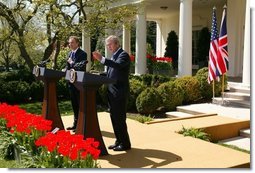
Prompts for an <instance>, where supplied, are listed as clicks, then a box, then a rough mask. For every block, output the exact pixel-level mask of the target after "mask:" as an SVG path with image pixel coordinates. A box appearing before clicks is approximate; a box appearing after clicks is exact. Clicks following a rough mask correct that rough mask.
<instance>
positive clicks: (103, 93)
mask: <svg viewBox="0 0 255 173" xmlns="http://www.w3.org/2000/svg"><path fill="white" fill-rule="evenodd" d="M98 95H99V97H98ZM97 101H99V104H102V105H107V104H108V100H107V85H102V86H101V87H100V88H99V89H98V94H97Z"/></svg>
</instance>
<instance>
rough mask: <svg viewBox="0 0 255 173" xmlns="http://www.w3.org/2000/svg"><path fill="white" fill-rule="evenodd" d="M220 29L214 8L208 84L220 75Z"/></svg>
mask: <svg viewBox="0 0 255 173" xmlns="http://www.w3.org/2000/svg"><path fill="white" fill-rule="evenodd" d="M218 39H219V37H218V29H217V19H216V7H214V8H213V15H212V28H211V43H210V50H209V64H208V83H211V81H213V80H215V79H217V77H218V76H219V75H220V73H219V71H218V69H217V56H218V49H219V47H218Z"/></svg>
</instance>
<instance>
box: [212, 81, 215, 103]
mask: <svg viewBox="0 0 255 173" xmlns="http://www.w3.org/2000/svg"><path fill="white" fill-rule="evenodd" d="M212 84H213V103H214V101H215V100H214V97H215V91H214V90H215V87H214V85H215V82H214V80H213V83H212Z"/></svg>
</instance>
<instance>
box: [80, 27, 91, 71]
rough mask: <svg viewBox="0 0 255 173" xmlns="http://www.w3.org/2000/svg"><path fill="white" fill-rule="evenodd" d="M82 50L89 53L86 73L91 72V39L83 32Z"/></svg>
mask: <svg viewBox="0 0 255 173" xmlns="http://www.w3.org/2000/svg"><path fill="white" fill-rule="evenodd" d="M82 49H83V50H84V51H85V52H86V53H87V60H88V63H87V65H86V71H87V72H88V71H90V69H91V45H90V37H88V36H86V35H85V32H84V31H82Z"/></svg>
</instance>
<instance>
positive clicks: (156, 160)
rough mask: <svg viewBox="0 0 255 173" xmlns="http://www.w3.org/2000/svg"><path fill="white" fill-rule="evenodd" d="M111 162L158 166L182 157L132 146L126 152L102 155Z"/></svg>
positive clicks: (127, 165)
mask: <svg viewBox="0 0 255 173" xmlns="http://www.w3.org/2000/svg"><path fill="white" fill-rule="evenodd" d="M100 159H101V160H107V161H108V162H109V163H110V164H112V165H115V166H118V167H120V168H145V167H147V168H158V167H161V166H164V165H169V164H171V163H172V162H178V161H181V160H182V158H181V157H180V156H178V155H176V154H173V153H171V152H165V151H161V150H154V149H140V148H132V149H131V150H128V151H127V152H125V153H120V154H115V155H107V156H102V157H101V158H100Z"/></svg>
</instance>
